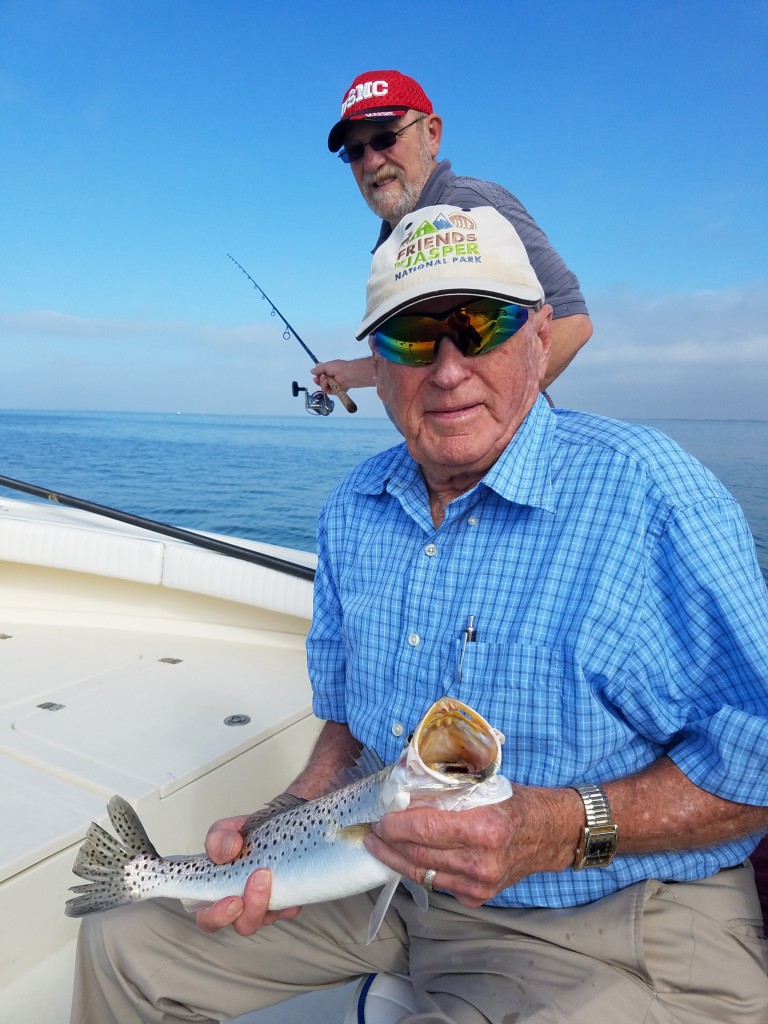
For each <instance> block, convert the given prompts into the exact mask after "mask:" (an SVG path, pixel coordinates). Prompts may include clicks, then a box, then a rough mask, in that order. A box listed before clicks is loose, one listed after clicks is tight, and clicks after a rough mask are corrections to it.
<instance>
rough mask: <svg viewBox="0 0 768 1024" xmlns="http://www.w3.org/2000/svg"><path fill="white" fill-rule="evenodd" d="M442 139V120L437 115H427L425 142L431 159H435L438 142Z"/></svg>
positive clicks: (438, 147)
mask: <svg viewBox="0 0 768 1024" xmlns="http://www.w3.org/2000/svg"><path fill="white" fill-rule="evenodd" d="M442 137H443V119H442V117H440V116H439V115H438V114H429V115H428V116H427V141H428V143H429V151H430V153H431V154H432V156H433V157H437V152H438V150H439V149H440V140H441V139H442Z"/></svg>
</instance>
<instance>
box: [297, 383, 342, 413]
mask: <svg viewBox="0 0 768 1024" xmlns="http://www.w3.org/2000/svg"><path fill="white" fill-rule="evenodd" d="M291 391H292V392H293V397H294V398H298V397H299V392H300V391H303V392H304V408H305V409H306V410H307V412H311V413H312V414H313V415H314V416H330V415H331V413H332V412H333V399H332V398H329V396H328V395H326V393H325V392H324V391H312V392H311V393H310V392H309V391H308V390H307V389H306V388H302V387H299V384H298V381H293V382H292V384H291Z"/></svg>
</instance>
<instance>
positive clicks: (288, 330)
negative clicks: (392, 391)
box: [227, 253, 357, 416]
mask: <svg viewBox="0 0 768 1024" xmlns="http://www.w3.org/2000/svg"><path fill="white" fill-rule="evenodd" d="M227 256H229V258H230V259H231V260H232V262H233V263H234V264H235V266H236V267H240V269H241V270H242V272H243V273H244V274H245V276H246V277H247V278H248V280H249V281H250V282H251V284H252V285H253V287H254V288H255V289H256V290H257V291H258V292H260V293H261V297H262V298H263V299H265V300H266V301H267V302H268V303H269V305H270V306H271V307H272V316H279V317H280V319H281V320H282V321H283V323H284V324H285V331H284V332H283V338H284V339H285V340H286V341H287V340H288V338H290V336H291V335H293V336H294V338H295V339H296V341H298V343H299V344H300V345H301V347H302V348H303V349H304V351H305V352H306V353H307V355H308V356H309V358H310V359H313V360H314V361H315V363H319V362H320V360H319V359H318V358H317V356H316V355H315V354H314V352H312V351H310V349H309V348H308V347H307V346H306V345H305V344H304V342H303V341H302V340H301V338H300V337H299V335H298V334H297V333H296V329H295V327H293V326H292V325H291V324H289V323H288V321H287V320H286V319H285V317H284V316H283V314H282V313H281V312H280V310H279V309H278V308H277V306H276V305H275V304H274V302H273V301H272V299H270V297H269V296H268V295H267V293H266V292H265V291H264V289H263V288H262V287H261V286H260V285H258V284H256V282H255V281H254V279H253V278H252V277H251V275H250V274H249V273H248V271H247V270H246V269H245V267H244V266H243V265H242V264H241V263H238V262H237V260H236V259H235V257H234V256H232V255H230V253H227ZM328 387H329V388H330V389H331V391H332V392H333V393H334V395H337V396H338V398H339V401H340V402H341V404H342V405H343V406H344V408H345V409H346V410H347V412H357V406H356V405H355V403H354V402H353V401H352V399H351V398H350V397H349V395H348V394H347V392H346V391H345V390H344V388H342V387H340V386H339V384H338V383H337V382H336V380H335V379H334V378H333V377H328ZM296 388H297V385H296V384H294V397H296V395H297V394H298V392H297V390H296ZM300 390H306V389H305V388H302V389H300ZM315 401H316V402H317V400H315ZM318 404H319V403H318ZM324 408H327V406H324ZM332 408H333V406H332V405H331V409H332ZM307 409H308V410H309V411H311V412H320V415H322V416H327V415H328V412H330V411H331V409H328V411H327V412H325V411H322V410H321V409H320V408H315V409H310V407H309V405H307Z"/></svg>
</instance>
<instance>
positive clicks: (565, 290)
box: [314, 71, 592, 391]
mask: <svg viewBox="0 0 768 1024" xmlns="http://www.w3.org/2000/svg"><path fill="white" fill-rule="evenodd" d="M442 130H443V123H442V119H441V118H440V117H439V116H438V115H437V114H435V113H434V110H433V108H432V103H431V102H430V100H429V97H428V96H427V95H426V93H425V92H424V90H423V89H422V87H421V86H420V85H419V83H418V82H416V81H415V80H414V79H413V78H410V77H409V76H408V75H404V74H402V73H401V72H399V71H366V72H364V73H363V74H361V75H358V76H357V78H355V80H354V81H353V82H352V84H351V86H350V87H349V88H348V89H347V90H346V91H345V93H344V96H343V98H342V103H341V111H340V116H339V120H338V121H337V122H336V124H334V126H333V128H332V129H331V131H330V134H329V136H328V148H329V149H330V151H331V152H332V153H336V152H338V154H339V157H340V158H341V159H342V160H343V161H344V162H345V163H348V164H349V166H350V167H351V169H352V174H353V176H354V178H355V181H356V182H357V185H358V188H359V189H360V192H361V194H362V196H363V198H364V199H365V201H366V203H367V204H368V206H370V208H371V209H372V210H373V212H374V213H375V214H376V215H377V216H379V217H381V219H382V225H381V231H380V234H379V238H378V240H377V243H376V248H377V249H378V247H379V246H380V245H381V243H382V242H384V241H385V240H386V239H387V238H388V237H389V235H390V233H391V232H392V229H393V228H394V227H395V226H396V225H397V224H398V223H399V221H400V220H401V218H402V217H404V216H405V215H406V214H408V213H411V211H412V210H415V209H420V208H423V207H425V206H435V205H439V204H441V203H445V204H446V205H452V206H460V207H462V208H464V209H472V208H474V207H478V206H493V207H495V208H496V209H497V210H498V211H499V212H500V213H501V214H502V215H503V216H504V217H506V219H507V220H508V221H509V222H510V223H511V224H512V225H513V227H514V228H515V230H516V231H517V233H518V235H519V236H520V238H521V239H522V241H523V244H524V246H525V248H526V251H527V253H528V257H529V259H530V261H531V264H532V265H533V268H534V270H535V272H536V275H537V277H538V279H539V280H540V281H541V283H542V285H543V287H544V291H545V294H546V299H547V302H548V303H549V304H550V305H551V306H552V308H553V318H554V319H553V323H552V349H551V354H550V357H549V361H548V363H547V368H546V371H545V374H544V377H543V378H542V381H541V388H542V390H544V389H546V388H547V387H548V386H549V385H550V384H551V382H552V381H553V380H554V379H555V377H557V376H558V375H559V374H560V373H562V371H563V370H564V369H565V368H566V366H567V365H568V364H569V363H570V362H571V360H572V359H573V358H574V356H575V355H576V353H577V352H578V350H579V349H580V348H581V346H582V345H584V344H585V342H587V341H588V339H589V337H590V335H591V334H592V322H591V320H590V318H589V315H588V313H587V307H586V303H585V302H584V297H583V296H582V294H581V291H580V290H579V282H578V280H577V278H576V276H575V274H573V273H572V272H571V271H570V270H569V269H568V267H567V266H566V265H565V263H564V262H563V260H562V259H561V257H560V256H559V255H558V253H557V252H556V251H555V250H554V249H553V248H552V246H551V244H550V242H549V240H548V238H547V236H546V235H545V234H544V232H543V231H542V230H541V229H540V228H539V226H538V225H537V224H536V222H535V221H534V220H533V218H532V217H531V215H530V214H529V213H528V211H527V210H526V209H525V207H524V206H523V205H522V203H521V202H520V201H519V200H518V199H517V198H516V197H515V196H513V195H512V194H511V193H510V192H508V191H507V190H506V189H504V188H501V187H500V186H499V185H495V184H493V183H492V182H487V181H481V180H479V179H477V178H467V177H461V176H459V175H456V174H454V172H453V171H452V170H451V164H450V162H449V161H448V160H442V161H440V162H439V163H438V160H437V154H438V150H439V148H440V139H441V136H442ZM328 376H332V377H334V378H335V379H336V381H337V383H338V384H340V385H341V387H343V388H345V389H347V390H348V389H349V388H354V387H370V386H372V385H373V383H374V381H373V368H372V362H371V358H370V356H368V357H364V358H361V359H351V360H346V359H334V360H331V361H329V362H325V363H318V365H317V366H316V367H315V370H314V378H315V383H316V384H318V385H319V386H320V387H322V388H323V389H324V390H326V391H328Z"/></svg>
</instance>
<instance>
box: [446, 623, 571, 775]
mask: <svg viewBox="0 0 768 1024" xmlns="http://www.w3.org/2000/svg"><path fill="white" fill-rule="evenodd" d="M462 658H463V660H462ZM455 659H456V672H455V674H454V678H453V681H452V682H451V683H450V685H449V686H448V690H447V692H448V693H449V694H450V695H451V696H453V697H456V698H458V699H459V700H461V701H464V703H465V704H468V705H469V706H470V707H471V708H474V709H475V710H476V711H478V712H479V713H480V714H481V715H482V716H483V717H484V718H485V719H487V721H488V722H490V724H491V725H492V726H493V727H494V728H495V729H498V730H499V731H500V732H502V733H504V739H505V742H504V746H503V747H502V752H503V768H502V770H503V772H504V774H505V775H507V776H508V777H509V778H510V779H512V780H513V781H517V782H519V783H521V784H523V785H533V786H556V785H561V781H560V780H561V779H562V777H563V771H564V770H565V771H566V773H567V771H568V768H567V766H566V765H565V764H564V760H566V759H567V758H564V753H565V751H566V750H567V749H568V747H569V746H570V742H566V740H565V734H564V722H565V719H566V716H567V714H568V711H567V709H566V707H565V699H564V698H565V694H564V692H563V665H562V658H561V656H560V653H559V652H558V651H557V650H553V649H552V648H548V647H540V646H533V645H531V644H525V643H512V644H510V643H480V642H477V643H468V644H466V645H464V641H463V639H462V640H459V641H457V643H456V649H455ZM459 665H461V672H460V673H459Z"/></svg>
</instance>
